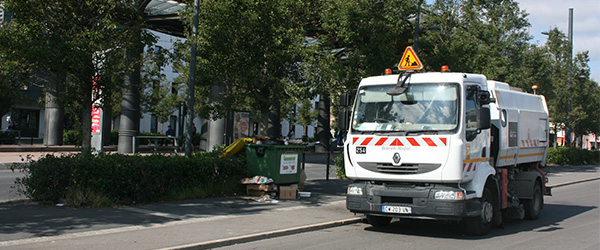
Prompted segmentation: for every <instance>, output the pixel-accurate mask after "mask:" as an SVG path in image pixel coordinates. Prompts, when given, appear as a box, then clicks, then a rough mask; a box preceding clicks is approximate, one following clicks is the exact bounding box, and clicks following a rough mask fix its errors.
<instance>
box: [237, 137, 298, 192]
mask: <svg viewBox="0 0 600 250" xmlns="http://www.w3.org/2000/svg"><path fill="white" fill-rule="evenodd" d="M245 147H246V163H247V164H248V171H249V172H250V175H251V176H255V175H261V176H266V177H269V178H271V179H273V181H274V182H275V184H294V183H299V182H300V174H301V172H302V169H300V168H301V165H302V152H304V146H298V145H265V144H246V145H245Z"/></svg>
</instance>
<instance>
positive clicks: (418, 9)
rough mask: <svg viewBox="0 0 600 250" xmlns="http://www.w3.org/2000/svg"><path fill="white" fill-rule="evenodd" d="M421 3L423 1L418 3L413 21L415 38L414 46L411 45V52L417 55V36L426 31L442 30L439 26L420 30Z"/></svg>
mask: <svg viewBox="0 0 600 250" xmlns="http://www.w3.org/2000/svg"><path fill="white" fill-rule="evenodd" d="M422 3H423V0H421V1H419V3H418V4H417V19H416V20H415V36H414V45H413V50H414V52H415V53H419V35H420V34H421V33H423V32H425V31H427V30H442V28H440V27H439V26H436V25H432V26H429V27H427V28H426V29H421V28H420V27H419V25H420V23H421V4H422Z"/></svg>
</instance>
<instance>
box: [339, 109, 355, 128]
mask: <svg viewBox="0 0 600 250" xmlns="http://www.w3.org/2000/svg"><path fill="white" fill-rule="evenodd" d="M351 115H352V110H349V109H342V110H340V113H339V115H338V127H339V128H340V130H344V131H345V130H348V126H349V123H350V116H351Z"/></svg>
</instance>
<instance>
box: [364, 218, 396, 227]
mask: <svg viewBox="0 0 600 250" xmlns="http://www.w3.org/2000/svg"><path fill="white" fill-rule="evenodd" d="M391 221H392V217H383V216H377V215H367V222H368V223H369V224H371V226H374V227H385V226H387V225H389V224H390V222H391Z"/></svg>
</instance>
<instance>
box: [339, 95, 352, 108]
mask: <svg viewBox="0 0 600 250" xmlns="http://www.w3.org/2000/svg"><path fill="white" fill-rule="evenodd" d="M350 104H352V95H350V94H349V93H343V94H341V95H340V106H342V107H349V106H350Z"/></svg>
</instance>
